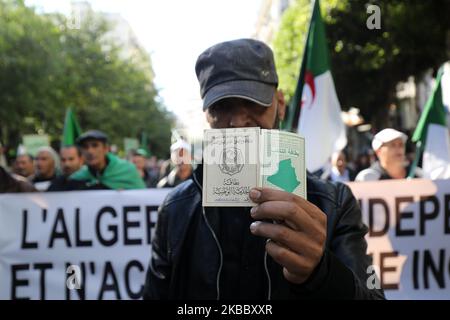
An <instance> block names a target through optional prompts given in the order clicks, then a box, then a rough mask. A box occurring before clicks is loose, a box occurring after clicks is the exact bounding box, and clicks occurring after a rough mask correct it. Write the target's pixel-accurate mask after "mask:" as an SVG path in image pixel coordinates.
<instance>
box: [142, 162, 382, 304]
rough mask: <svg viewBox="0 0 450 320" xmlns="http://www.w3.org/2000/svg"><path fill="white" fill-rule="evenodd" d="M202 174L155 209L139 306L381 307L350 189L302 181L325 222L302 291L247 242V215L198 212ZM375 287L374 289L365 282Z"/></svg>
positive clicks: (258, 243)
mask: <svg viewBox="0 0 450 320" xmlns="http://www.w3.org/2000/svg"><path fill="white" fill-rule="evenodd" d="M201 173H202V167H201V166H199V167H198V168H197V170H196V171H195V173H194V175H193V176H192V179H189V180H187V181H185V182H184V183H182V184H181V185H179V186H178V187H176V188H175V189H174V190H173V191H172V192H171V193H170V194H169V195H168V196H167V198H166V199H165V200H164V203H163V204H162V205H161V207H160V209H159V216H158V222H157V226H156V231H155V237H154V239H153V241H152V257H151V260H150V264H149V268H148V270H147V276H146V282H145V287H144V298H145V299H206V300H212V299H258V300H259V299H321V298H335V299H383V298H384V294H383V291H382V290H379V289H369V287H370V286H367V282H368V278H369V277H370V276H372V277H373V275H372V274H371V273H370V272H369V273H368V272H367V268H368V266H369V265H371V263H372V260H371V258H370V256H368V255H367V253H366V248H367V243H366V241H365V239H364V236H365V234H366V233H367V227H366V226H365V225H364V224H363V223H362V220H361V210H360V208H359V206H358V204H357V201H356V199H355V198H354V196H353V194H352V193H351V191H350V189H349V188H348V187H347V186H346V185H344V184H340V183H336V184H332V183H328V182H325V181H321V180H319V179H317V178H315V177H313V176H308V180H307V188H308V190H307V191H308V194H307V197H308V201H310V202H312V203H313V204H315V205H316V206H318V207H319V208H320V209H321V210H322V211H323V212H324V213H325V214H326V215H327V224H328V225H327V240H326V248H325V252H324V255H323V257H322V260H321V261H320V263H319V265H318V266H317V267H316V269H315V270H314V272H313V274H312V275H311V276H310V278H309V279H308V280H307V281H306V282H305V283H303V284H301V285H298V284H293V283H290V282H288V281H287V280H286V279H285V278H284V276H283V271H282V267H281V266H280V265H278V264H277V263H276V262H275V261H274V260H272V258H271V257H270V256H269V255H268V254H267V253H266V252H265V242H266V239H263V238H261V237H257V236H253V235H252V234H251V233H250V231H249V225H250V223H251V222H252V219H251V217H250V213H249V211H250V208H209V207H208V208H203V207H202V205H201V202H202V189H201V186H202V175H201ZM369 282H370V283H372V284H373V281H370V280H369Z"/></svg>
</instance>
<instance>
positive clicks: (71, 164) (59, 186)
mask: <svg viewBox="0 0 450 320" xmlns="http://www.w3.org/2000/svg"><path fill="white" fill-rule="evenodd" d="M59 155H60V158H61V173H62V174H61V175H59V176H58V177H56V179H54V180H53V181H52V184H51V185H50V187H49V188H48V190H47V191H67V190H68V189H69V188H70V183H69V177H70V175H72V174H73V173H75V172H77V171H78V170H80V168H81V166H82V165H83V162H84V161H83V157H82V156H81V151H80V148H79V147H77V146H64V147H62V148H61V150H60V151H59Z"/></svg>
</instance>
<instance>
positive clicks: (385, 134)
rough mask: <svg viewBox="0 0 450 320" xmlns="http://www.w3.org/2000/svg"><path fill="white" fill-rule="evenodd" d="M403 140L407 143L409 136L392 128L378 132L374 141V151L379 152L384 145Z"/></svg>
mask: <svg viewBox="0 0 450 320" xmlns="http://www.w3.org/2000/svg"><path fill="white" fill-rule="evenodd" d="M398 138H401V139H402V140H403V142H405V143H406V140H408V136H407V135H406V134H404V133H403V132H400V131H397V130H395V129H392V128H387V129H384V130H381V131H380V132H378V133H377V134H376V135H375V137H373V140H372V149H373V150H375V151H377V150H378V149H380V148H381V146H382V145H383V144H384V143H387V142H390V141H392V140H395V139H398Z"/></svg>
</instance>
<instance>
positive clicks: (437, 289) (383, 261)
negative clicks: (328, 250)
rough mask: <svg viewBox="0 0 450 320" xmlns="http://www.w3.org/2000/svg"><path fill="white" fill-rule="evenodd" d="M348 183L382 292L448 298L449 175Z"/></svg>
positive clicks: (398, 296)
mask: <svg viewBox="0 0 450 320" xmlns="http://www.w3.org/2000/svg"><path fill="white" fill-rule="evenodd" d="M349 186H350V187H351V189H352V191H353V193H354V195H355V197H356V198H357V199H358V200H360V205H361V210H362V214H363V220H364V223H365V224H366V225H367V226H368V227H369V234H368V235H367V240H368V252H369V253H370V254H372V256H373V263H374V265H375V266H376V267H375V270H376V271H377V273H378V274H379V276H380V282H381V286H382V287H383V288H384V290H385V295H386V297H387V298H388V299H450V180H434V181H431V180H422V179H413V180H385V181H377V182H358V183H349ZM377 269H378V270H377ZM371 272H372V271H370V270H369V272H368V273H371ZM368 285H370V284H369V283H368Z"/></svg>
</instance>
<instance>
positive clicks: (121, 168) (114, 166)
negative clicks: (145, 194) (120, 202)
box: [69, 130, 145, 190]
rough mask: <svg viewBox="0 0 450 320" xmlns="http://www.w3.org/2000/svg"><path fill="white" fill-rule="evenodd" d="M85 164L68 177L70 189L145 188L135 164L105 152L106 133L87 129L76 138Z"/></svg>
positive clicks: (106, 144)
mask: <svg viewBox="0 0 450 320" xmlns="http://www.w3.org/2000/svg"><path fill="white" fill-rule="evenodd" d="M77 145H79V146H80V148H81V151H82V153H83V157H84V160H85V162H86V165H84V166H83V167H82V168H81V169H80V170H78V171H77V172H75V173H74V174H72V175H71V176H70V178H69V180H70V182H71V183H70V185H71V188H70V189H71V190H99V189H113V190H129V189H145V183H144V181H143V180H142V178H141V177H140V175H139V173H138V171H137V169H136V167H135V166H134V165H133V164H132V163H131V162H128V161H125V160H122V159H120V158H118V157H117V156H115V155H114V154H112V153H110V152H109V148H108V137H107V136H106V134H104V133H103V132H101V131H98V130H90V131H87V132H86V133H84V134H82V135H81V136H80V137H78V139H77Z"/></svg>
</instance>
